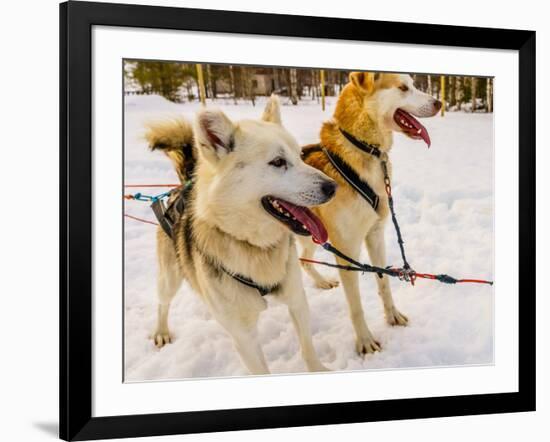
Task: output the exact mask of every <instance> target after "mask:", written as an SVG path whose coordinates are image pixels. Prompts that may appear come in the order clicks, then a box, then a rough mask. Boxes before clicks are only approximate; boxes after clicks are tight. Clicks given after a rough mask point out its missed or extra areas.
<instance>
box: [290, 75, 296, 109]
mask: <svg viewBox="0 0 550 442" xmlns="http://www.w3.org/2000/svg"><path fill="white" fill-rule="evenodd" d="M296 89H297V79H296V69H290V92H289V96H290V101H291V102H292V104H293V105H297V104H298V93H297V90H296Z"/></svg>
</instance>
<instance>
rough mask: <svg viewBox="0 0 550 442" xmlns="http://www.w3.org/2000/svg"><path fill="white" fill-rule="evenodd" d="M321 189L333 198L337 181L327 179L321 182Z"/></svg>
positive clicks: (328, 196)
mask: <svg viewBox="0 0 550 442" xmlns="http://www.w3.org/2000/svg"><path fill="white" fill-rule="evenodd" d="M321 191H322V192H323V193H324V195H325V196H326V197H327V198H332V197H333V195H334V193H335V192H336V183H335V182H334V181H325V182H323V184H321Z"/></svg>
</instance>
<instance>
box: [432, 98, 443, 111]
mask: <svg viewBox="0 0 550 442" xmlns="http://www.w3.org/2000/svg"><path fill="white" fill-rule="evenodd" d="M441 106H442V104H441V101H439V100H434V108H435V110H436V111H438V110H439V109H441Z"/></svg>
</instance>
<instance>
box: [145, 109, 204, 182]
mask: <svg viewBox="0 0 550 442" xmlns="http://www.w3.org/2000/svg"><path fill="white" fill-rule="evenodd" d="M145 138H146V139H147V141H148V143H149V148H150V149H151V150H161V151H163V152H164V153H165V154H166V156H167V157H168V158H170V160H171V161H172V163H173V164H174V168H175V169H176V172H177V173H178V177H179V179H180V181H181V182H182V184H183V183H185V182H187V181H188V180H189V179H191V178H192V175H193V171H194V168H195V161H196V154H195V152H194V150H195V149H194V148H193V129H192V127H191V125H190V124H189V123H188V122H187V121H185V120H184V119H182V118H179V119H171V120H164V121H155V122H150V123H148V124H147V132H146V133H145Z"/></svg>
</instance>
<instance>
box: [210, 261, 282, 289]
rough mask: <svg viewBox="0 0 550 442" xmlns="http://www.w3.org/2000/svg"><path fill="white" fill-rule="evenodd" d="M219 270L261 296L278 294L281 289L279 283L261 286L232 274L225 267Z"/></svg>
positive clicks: (241, 276) (244, 277)
mask: <svg viewBox="0 0 550 442" xmlns="http://www.w3.org/2000/svg"><path fill="white" fill-rule="evenodd" d="M219 268H220V269H221V270H222V271H223V272H224V273H226V274H227V275H229V276H231V277H232V278H233V279H234V280H236V281H239V282H240V283H241V284H244V285H246V286H248V287H250V288H253V289H256V290H258V292H259V293H260V295H261V296H265V295H269V294H270V293H273V292H276V291H278V290H279V289H280V288H281V284H280V283H277V284H274V285H270V286H265V285H260V284H258V283H256V282H254V281H253V280H252V279H250V278H247V277H246V276H243V275H240V274H238V273H232V272H230V271H229V270H227V269H226V268H225V267H223V266H219Z"/></svg>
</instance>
